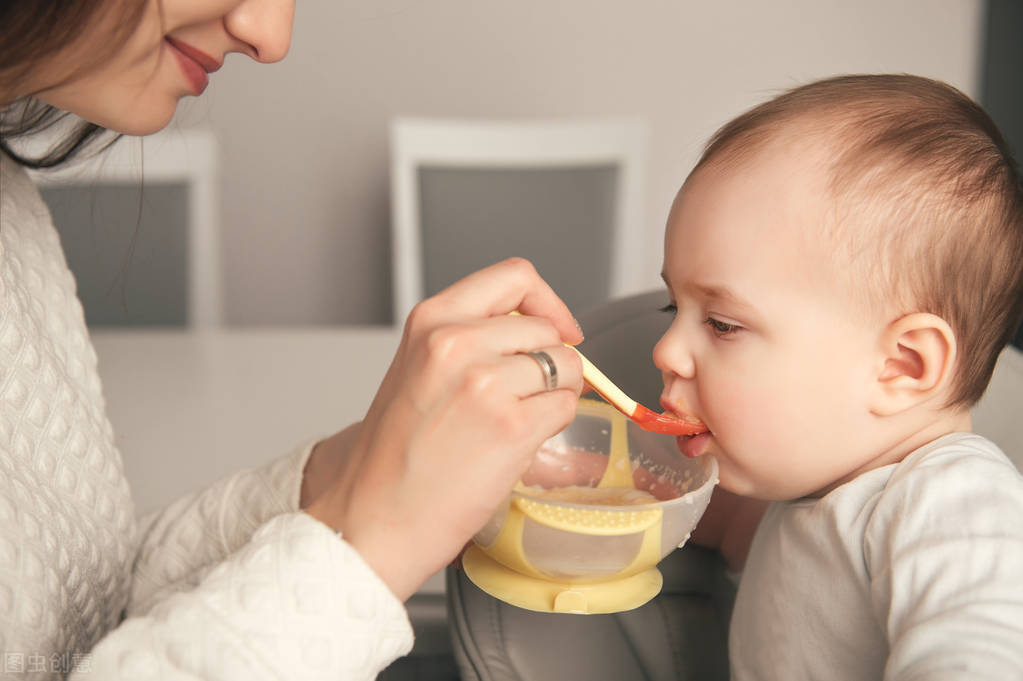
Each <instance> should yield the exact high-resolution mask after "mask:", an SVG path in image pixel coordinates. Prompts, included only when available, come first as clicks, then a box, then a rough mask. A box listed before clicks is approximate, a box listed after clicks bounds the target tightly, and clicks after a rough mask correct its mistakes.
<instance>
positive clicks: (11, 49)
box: [0, 0, 155, 168]
mask: <svg viewBox="0 0 1023 681" xmlns="http://www.w3.org/2000/svg"><path fill="white" fill-rule="evenodd" d="M151 1H155V0H117V1H116V2H114V3H111V0H7V1H6V2H0V153H4V154H7V155H8V156H10V157H11V158H13V159H14V160H15V161H17V162H18V163H20V164H22V165H25V166H28V167H30V168H52V167H54V166H57V165H60V164H61V163H64V162H65V161H68V160H69V159H71V158H72V157H74V156H75V155H76V154H78V153H79V152H81V151H82V150H83V149H84V148H86V147H87V146H89V145H90V143H91V142H94V141H97V140H99V139H100V138H101V137H102V135H103V133H104V132H106V130H105V129H104V128H102V127H100V126H98V125H96V124H94V123H89V122H87V121H81V122H80V123H78V124H77V125H75V126H74V128H73V130H72V131H71V132H70V133H69V134H67V135H65V136H64V137H63V138H62V139H61V140H60V141H59V142H58V143H57V144H56V145H54V146H53V147H51V148H50V149H49V150H47V151H46V152H45V153H44V154H43V155H41V156H36V157H33V158H28V157H26V156H25V155H23V154H21V153H19V152H17V151H15V150H14V149H12V148H11V144H10V143H11V140H14V139H16V138H19V137H26V136H29V135H32V134H35V133H39V132H42V131H44V130H47V129H50V128H53V127H54V126H56V125H58V124H60V123H62V122H65V121H66V120H67V118H68V117H69V116H70V115H71V114H68V113H67V112H64V111H61V110H59V109H57V108H56V107H53V106H50V105H49V104H46V103H44V102H42V101H40V100H39V99H36V97H35V96H34V95H38V94H39V92H40V90H38V88H36V89H32V86H30V85H29V84H30V83H31V82H32V80H33V74H34V72H36V71H37V70H38V68H39V65H40V64H42V63H45V62H46V61H47V60H48V59H49V58H51V57H53V56H54V55H55V54H57V53H58V52H59V51H61V50H63V49H65V48H67V47H69V46H72V45H74V43H75V42H76V41H77V40H79V39H80V38H81V36H82V34H83V27H89V26H93V25H94V24H95V23H96V22H97V20H98V18H99V17H100V16H101V14H102V15H106V16H108V17H109V16H111V13H115V14H118V15H119V18H118V19H117V21H116V22H113V26H112V34H111V35H110V36H109V37H108V38H107V39H105V40H104V41H103V43H102V44H103V45H105V46H107V48H106V50H101V51H100V52H99V53H94V54H92V55H91V58H90V60H89V61H88V62H87V63H79V64H77V65H76V66H75V67H74V69H72V71H71V73H70V74H67V75H65V76H64V78H65V79H68V78H71V77H74V76H76V75H78V74H80V73H82V72H84V71H87V70H89V69H90V68H93V67H95V66H96V65H97V64H99V63H101V62H102V61H103V60H104V59H106V58H107V57H109V55H110V53H112V52H113V51H114V50H116V49H117V46H118V45H120V44H122V42H123V40H124V39H125V38H127V36H128V35H130V34H131V33H132V31H134V30H135V28H136V26H138V24H139V22H140V21H141V20H142V17H143V14H144V12H145V9H146V6H147V5H148V3H149V2H151ZM111 4H113V5H114V6H113V7H112V6H111ZM57 84H59V83H53V84H50V85H48V86H47V87H52V86H53V85H57ZM26 88H28V89H27V91H26ZM7 97H13V98H14V99H13V101H7V100H6V98H7ZM114 140H116V137H113V138H111V139H109V140H108V143H107V145H109V144H110V143H112V142H113V141H114ZM107 145H104V146H107Z"/></svg>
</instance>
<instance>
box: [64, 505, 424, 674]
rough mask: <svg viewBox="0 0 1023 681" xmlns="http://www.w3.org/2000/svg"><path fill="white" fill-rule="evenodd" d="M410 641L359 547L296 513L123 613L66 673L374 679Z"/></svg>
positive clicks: (400, 611) (399, 612) (397, 608)
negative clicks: (134, 612) (131, 613)
mask: <svg viewBox="0 0 1023 681" xmlns="http://www.w3.org/2000/svg"><path fill="white" fill-rule="evenodd" d="M411 647H412V630H411V626H410V625H409V622H408V618H407V616H406V614H405V610H404V608H403V606H402V604H401V603H400V602H399V601H398V599H397V598H396V597H395V596H394V595H393V594H392V593H391V592H390V590H389V589H388V588H387V587H386V586H385V585H384V584H383V582H381V581H380V579H379V578H378V577H377V576H376V574H375V573H374V572H373V571H372V570H371V569H370V568H369V566H368V565H367V564H366V563H365V562H364V561H363V560H362V558H361V557H360V556H359V554H358V552H356V551H355V550H354V549H353V548H352V547H351V546H349V545H348V544H347V543H346V542H344V541H343V540H341V539H339V538H338V537H337V536H336V535H335V534H334V532H333V531H331V530H330V529H329V528H328V527H327V526H326V525H323V524H322V523H320V522H319V521H318V520H316V519H314V518H312V517H311V516H309V515H308V514H306V513H303V512H294V513H285V514H283V515H279V516H277V517H275V518H273V519H272V520H270V521H269V522H267V523H266V524H264V525H263V526H262V527H260V528H259V529H258V530H257V531H256V532H255V534H254V535H253V536H252V538H251V540H249V541H248V542H247V543H246V544H245V545H244V546H243V547H242V548H241V549H240V550H238V551H237V552H235V553H234V554H232V555H231V556H230V557H229V558H228V559H227V560H225V561H223V562H222V563H220V564H219V565H217V566H216V567H214V568H213V569H212V570H210V571H209V572H208V574H206V576H205V578H204V579H203V580H202V581H201V583H200V584H199V585H198V586H197V587H196V588H194V589H192V590H191V591H186V592H180V593H175V594H173V595H171V596H169V597H167V598H165V599H163V600H161V601H159V602H157V603H156V604H155V605H153V607H152V608H150V609H149V610H148V612H146V613H145V614H144V615H139V616H136V617H131V618H129V619H128V620H126V621H124V622H123V623H122V624H121V626H120V627H118V628H117V629H115V630H113V631H112V632H110V633H109V634H108V635H107V636H106V637H105V638H104V639H103V640H102V641H100V643H99V644H98V645H97V646H96V647H95V648H94V649H93V651H92V654H91V657H90V664H89V666H88V668H87V669H81V670H79V671H78V672H77V673H76V674H75V675H73V676H72V677H71V678H72V679H74V680H75V681H88V679H90V678H101V679H110V680H118V679H125V680H128V679H130V680H131V681H145V680H146V679H161V680H162V679H171V680H177V679H181V680H184V679H193V680H198V679H204V680H210V681H212V680H217V681H228V680H232V679H239V680H242V679H244V680H245V681H254V680H259V679H311V680H315V679H335V680H336V679H345V680H347V679H367V680H369V679H374V678H375V677H376V675H377V674H378V673H379V672H380V671H381V670H382V669H383V668H384V667H386V666H387V665H388V664H390V662H391V661H393V660H394V659H396V658H397V657H400V656H402V655H405V654H407V653H408V652H409V650H410V649H411Z"/></svg>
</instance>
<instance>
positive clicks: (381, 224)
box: [51, 0, 1023, 326]
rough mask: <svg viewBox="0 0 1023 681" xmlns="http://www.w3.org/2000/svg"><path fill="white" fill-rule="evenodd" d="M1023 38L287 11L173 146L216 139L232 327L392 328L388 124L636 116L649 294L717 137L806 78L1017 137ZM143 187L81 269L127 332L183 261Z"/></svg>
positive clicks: (863, 2) (624, 16) (813, 9)
mask: <svg viewBox="0 0 1023 681" xmlns="http://www.w3.org/2000/svg"><path fill="white" fill-rule="evenodd" d="M1013 22H1015V23H1013ZM1021 29H1023V24H1021V10H1020V4H1019V3H1017V2H1015V1H1013V0H991V1H990V2H984V1H982V0H900V1H899V2H894V3H893V2H890V1H888V0H860V1H858V2H855V3H851V2H846V1H845V0H813V1H809V0H774V1H772V2H769V3H762V2H725V3H719V2H689V1H679V0H673V1H667V0H631V1H630V2H628V3H624V2H593V1H592V0H556V1H554V2H538V1H535V0H526V1H524V2H514V3H513V2H495V1H493V0H482V1H480V0H431V1H430V2H427V1H426V0H335V1H333V2H327V3H299V4H298V7H297V13H296V18H295V28H294V39H293V45H292V49H291V52H290V54H289V55H288V57H287V59H286V60H285V61H283V62H282V63H279V64H273V65H260V64H255V63H253V62H252V61H250V60H248V59H246V58H243V57H241V56H239V55H231V57H230V58H229V59H228V61H227V64H226V65H225V67H224V69H223V70H222V71H220V72H218V73H217V74H216V75H215V76H214V77H213V78H212V80H211V86H210V88H209V89H208V90H207V92H206V94H205V95H204V96H203V97H202V98H200V99H189V100H186V102H185V103H184V105H183V106H182V107H180V109H179V112H178V115H177V117H176V119H175V121H174V123H173V125H172V126H171V128H170V129H169V130H168V131H166V132H165V133H163V134H164V135H165V136H171V137H173V135H175V134H185V133H188V132H189V131H203V132H206V133H209V134H210V135H211V136H212V138H213V139H214V140H215V145H216V146H215V155H216V166H215V167H216V178H217V180H216V181H217V190H218V191H217V192H216V193H215V195H216V198H215V200H216V206H215V209H216V215H217V217H216V220H215V224H214V225H213V227H212V229H213V230H214V232H215V234H214V238H215V240H216V243H217V255H216V262H215V269H216V273H215V276H216V278H217V280H218V283H219V293H218V295H219V296H220V303H219V306H220V321H221V322H222V323H223V324H225V325H228V326H282V325H300V326H310V325H311V326H319V325H387V324H391V323H392V321H393V314H394V313H393V303H392V293H393V289H392V258H391V249H392V236H391V219H392V215H391V208H390V205H391V203H390V202H391V198H390V192H391V189H392V187H391V183H390V167H389V166H390V150H389V131H390V125H391V122H392V121H393V120H394V119H395V118H397V117H409V116H412V117H426V118H454V119H469V120H484V121H485V120H490V119H498V120H508V119H512V120H527V119H534V118H540V119H546V120H549V119H569V120H571V119H623V118H624V119H630V120H633V121H638V122H640V123H641V124H642V125H643V126H644V128H645V130H646V135H647V137H646V140H645V142H646V146H645V159H644V164H645V166H644V168H643V169H642V170H643V171H644V175H645V178H644V182H643V186H642V190H641V196H642V199H641V203H642V206H641V208H642V211H641V215H642V218H641V223H640V224H630V225H628V229H629V231H630V235H631V237H632V238H633V239H634V240H635V241H636V242H637V243H640V244H641V254H640V256H639V257H640V258H641V264H640V266H639V269H640V270H641V271H640V272H639V273H638V274H636V275H635V276H636V277H637V279H635V280H634V282H633V285H632V288H633V289H635V288H643V287H647V288H654V287H656V286H658V285H659V279H658V271H659V269H660V249H661V238H662V230H663V225H664V221H665V218H666V216H667V211H668V207H669V205H670V202H671V199H672V197H673V195H674V193H675V191H676V190H677V189H678V187H679V186H680V184H681V182H682V180H683V179H684V178H685V175H686V173H687V172H688V170H689V169H690V168H691V167H692V165H693V164H694V162H695V159H696V157H697V155H698V153H699V150H700V148H701V145H702V144H703V143H704V142H705V141H706V139H707V138H708V136H709V135H711V134H712V133H713V132H714V130H715V129H716V128H717V127H718V126H720V125H721V124H723V123H724V122H726V121H727V120H728V119H730V118H731V117H733V116H735V115H736V114H738V113H740V112H741V111H743V110H744V109H746V108H748V107H750V106H752V105H754V104H756V103H759V102H761V101H763V100H764V99H767V98H769V97H771V96H773V95H774V94H776V93H777V92H779V91H781V90H783V89H786V88H789V87H792V86H795V85H798V84H801V83H804V82H806V81H809V80H812V79H816V78H820V77H823V76H828V75H834V74H842V73H854V72H907V73H914V74H920V75H925V76H930V77H934V78H938V79H941V80H945V81H947V82H949V83H951V84H953V85H955V86H957V87H959V88H961V89H962V90H964V91H965V92H966V93H967V94H969V95H971V96H973V97H974V98H976V99H979V100H981V101H983V102H984V103H985V104H986V105H987V106H988V107H989V109H990V110H991V111H992V112H993V114H994V115H995V117H996V119H999V123H1000V124H1001V125H1002V126H1003V128H1004V129H1006V130H1007V131H1008V132H1009V133H1010V136H1013V135H1019V134H1020V119H1021V114H1020V112H1021V110H1023V108H1021V104H1020V87H1019V83H1020V77H1021V74H1023V65H1021V62H1023V59H1021V48H1020V46H1019V41H1018V39H1017V38H1018V36H1019V35H1021ZM1017 140H1018V137H1017ZM138 144H139V143H138V141H137V140H122V141H121V142H120V143H119V145H124V146H128V147H130V146H131V145H136V147H135V148H136V149H137V145H138ZM134 153H138V152H137V151H136V152H134ZM156 185H157V183H156V182H152V181H150V182H148V183H147V188H146V190H145V194H146V195H147V196H146V201H145V202H146V203H147V204H150V205H152V204H155V205H156V206H157V208H156V209H155V212H156V213H158V214H159V213H170V214H173V212H174V210H175V209H174V208H173V207H172V206H170V205H169V204H168V205H167V206H166V207H164V204H161V203H160V201H163V200H164V199H162V198H161V197H160V196H159V195H160V191H159V188H158V187H157V186H156ZM150 190H152V191H150ZM171 193H172V194H173V192H171ZM137 194H138V192H137V190H136V192H135V195H134V196H133V195H132V193H131V192H128V194H127V195H126V196H125V197H122V198H121V199H118V200H119V201H122V202H123V203H124V205H125V206H126V207H125V208H124V209H123V210H122V211H121V213H123V215H122V216H121V217H118V218H117V221H120V222H122V223H125V224H126V225H127V227H126V229H124V230H123V232H124V238H125V239H127V240H129V241H130V239H131V236H132V234H133V232H135V227H136V222H138V223H139V225H138V226H139V229H138V233H137V234H136V243H135V245H134V251H133V253H132V255H131V259H132V264H131V266H129V267H128V268H127V269H126V268H125V267H124V263H125V256H126V255H127V250H128V249H127V247H126V248H125V249H124V250H122V251H120V252H117V253H115V255H116V257H111V256H110V255H109V254H110V253H112V252H113V251H112V249H107V252H108V256H107V257H106V259H105V260H104V262H102V263H96V262H93V263H92V265H89V264H88V263H86V264H80V265H78V267H80V268H88V267H92V269H94V270H95V269H97V268H98V270H99V271H95V272H92V273H91V274H89V275H88V276H89V277H91V278H98V279H99V283H98V284H97V289H98V290H99V291H100V292H101V293H102V295H105V296H107V297H108V298H109V299H111V300H113V301H114V302H115V304H116V306H119V307H121V308H122V311H123V312H124V315H123V316H124V318H123V319H122V320H121V322H122V323H128V324H131V323H135V324H147V323H155V324H158V323H161V322H160V320H159V319H157V320H155V321H154V320H147V319H146V313H145V308H146V307H147V303H146V302H145V300H144V298H143V297H142V292H141V289H143V288H145V287H146V286H145V285H144V284H143V283H141V279H143V278H145V276H147V275H146V272H147V271H151V270H153V268H157V269H158V268H159V264H158V263H159V261H160V258H161V257H163V256H162V255H161V253H163V254H168V255H167V257H178V258H180V257H183V256H181V254H180V253H178V254H177V255H174V253H175V247H172V246H169V245H167V244H163V245H160V244H158V243H149V242H148V241H147V239H149V238H150V237H152V238H156V237H157V236H158V232H159V231H160V229H159V228H153V227H151V224H152V220H151V219H142V220H138V221H137V220H136V219H135V218H136V215H137V213H138V204H139V197H138V195H137ZM64 200H67V199H64ZM175 200H178V201H180V200H182V199H181V197H180V196H179V197H177V198H175V197H174V196H169V197H168V198H167V199H166V201H170V202H171V204H173V202H174V201H175ZM92 201H93V205H92V206H91V210H90V211H89V214H90V215H92V216H93V221H94V222H109V220H107V219H106V218H105V217H104V216H102V215H101V217H100V219H99V220H97V219H96V217H95V216H96V215H97V212H100V213H102V211H99V210H98V209H97V208H96V206H95V199H93V200H92ZM54 203H59V202H58V201H55V200H51V205H53V204H54ZM150 210H153V209H152V208H150ZM177 210H179V212H180V209H177ZM110 211H111V213H113V212H116V209H114V208H111V209H110ZM55 212H57V213H60V212H61V208H60V206H59V205H58V206H56V207H55ZM64 212H65V213H67V214H69V215H74V214H76V213H80V211H76V210H64ZM143 217H144V218H145V215H144V216H143ZM172 217H173V216H172ZM64 221H65V220H62V219H61V218H60V217H59V216H58V220H57V222H58V223H61V222H64ZM60 226H61V227H62V228H63V225H60ZM89 228H91V229H97V227H96V226H95V225H92V226H91V227H89ZM481 228H486V225H481ZM65 231H66V230H65ZM75 231H78V232H79V233H81V230H77V229H76V230H75ZM154 235H155V236H154ZM569 236H570V238H576V239H585V234H577V235H569ZM103 241H104V243H107V245H109V244H108V242H107V241H106V237H104V239H103ZM147 244H148V245H147ZM147 249H148V250H147ZM68 250H69V251H71V250H73V249H70V248H69V249H68ZM74 250H77V251H83V250H84V249H82V248H80V249H74ZM177 250H178V251H180V250H181V247H180V246H178V247H177ZM511 254H514V253H509V255H511ZM139 263H141V264H139ZM154 263H155V264H154ZM72 266H73V267H76V263H72ZM566 266H574V264H573V263H567V264H566ZM79 276H80V278H81V277H82V274H80V275H79ZM578 276H579V277H585V276H587V275H586V272H585V271H579V272H578ZM133 278H134V279H133ZM135 280H138V281H137V282H135V283H134V284H133V281H135ZM122 282H123V283H124V284H125V285H124V286H122ZM151 288H155V289H156V290H161V289H163V290H166V289H167V288H168V287H167V286H159V285H157V286H155V287H151ZM125 308H126V309H125ZM92 317H95V318H94V319H90V323H93V324H101V323H102V324H105V323H116V322H117V320H110V319H106V320H101V319H100V318H99V316H98V313H96V314H94V315H92Z"/></svg>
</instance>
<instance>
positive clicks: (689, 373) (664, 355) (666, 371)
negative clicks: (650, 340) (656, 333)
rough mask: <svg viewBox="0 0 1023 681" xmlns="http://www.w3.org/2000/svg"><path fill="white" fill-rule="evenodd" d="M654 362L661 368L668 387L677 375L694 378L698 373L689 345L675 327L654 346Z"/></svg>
mask: <svg viewBox="0 0 1023 681" xmlns="http://www.w3.org/2000/svg"><path fill="white" fill-rule="evenodd" d="M654 364H655V365H656V366H657V368H658V369H660V370H661V373H662V375H663V376H662V377H663V380H664V385H665V387H666V388H667V387H668V385H669V381H670V380H672V379H674V378H676V377H678V378H693V377H694V376H695V375H696V363H695V362H694V361H693V355H692V353H691V352H690V349H689V345H688V344H687V343H686V342H685V339H684V338H683V337H682V334H681V333H679V332H677V331H675V330H674V327H672V328H669V329H668V331H667V333H665V334H664V335H663V336H661V339H660V340H659V341H657V345H655V346H654Z"/></svg>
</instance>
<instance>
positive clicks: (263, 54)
mask: <svg viewBox="0 0 1023 681" xmlns="http://www.w3.org/2000/svg"><path fill="white" fill-rule="evenodd" d="M294 19H295V0H243V2H241V3H240V4H239V5H238V6H237V7H235V8H234V9H233V10H231V11H230V12H229V13H228V14H227V16H225V17H224V26H226V27H227V31H228V32H229V33H230V34H231V35H232V36H234V37H235V38H236V39H237V40H240V41H242V42H243V43H245V44H246V45H247V46H248V48H249V49H248V50H247V52H248V55H249V56H250V57H252V58H253V59H255V60H256V61H258V62H262V63H264V64H268V63H271V62H275V61H280V60H281V59H284V56H285V55H286V54H287V53H288V48H289V47H291V27H292V24H293V22H294Z"/></svg>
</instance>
